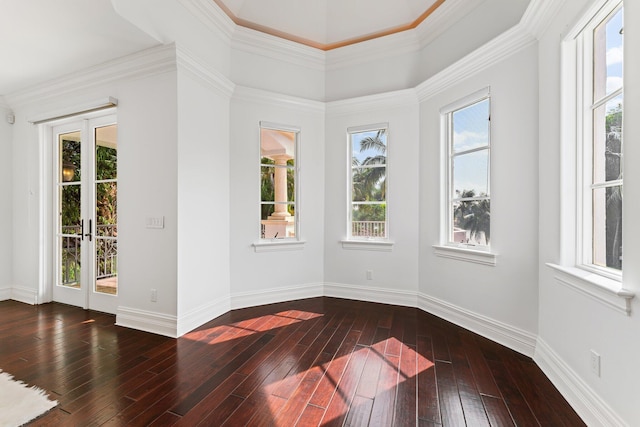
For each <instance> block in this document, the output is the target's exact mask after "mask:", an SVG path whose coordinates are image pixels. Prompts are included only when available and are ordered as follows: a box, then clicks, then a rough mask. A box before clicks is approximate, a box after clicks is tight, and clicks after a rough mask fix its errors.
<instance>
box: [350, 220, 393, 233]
mask: <svg viewBox="0 0 640 427" xmlns="http://www.w3.org/2000/svg"><path fill="white" fill-rule="evenodd" d="M351 236H352V237H386V236H387V230H386V222H385V221H352V222H351Z"/></svg>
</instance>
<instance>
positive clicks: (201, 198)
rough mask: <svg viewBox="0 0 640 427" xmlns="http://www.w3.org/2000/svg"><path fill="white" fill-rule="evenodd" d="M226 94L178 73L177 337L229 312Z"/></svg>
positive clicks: (189, 75) (227, 111)
mask: <svg viewBox="0 0 640 427" xmlns="http://www.w3.org/2000/svg"><path fill="white" fill-rule="evenodd" d="M230 95H231V92H230V91H229V93H221V92H220V91H219V90H216V88H215V87H214V86H213V85H211V84H207V82H206V81H205V80H203V79H201V78H198V77H196V76H195V75H194V74H193V73H190V72H189V71H187V70H183V69H181V70H180V71H179V74H178V150H177V158H176V159H174V163H175V162H176V160H177V165H178V176H177V178H178V201H177V202H178V218H177V219H178V248H177V257H178V277H177V278H178V281H177V287H178V289H177V296H178V301H177V304H178V335H182V334H183V333H185V332H187V331H189V330H191V329H193V328H194V327H196V326H199V325H200V324H202V323H204V322H206V321H208V320H210V319H212V318H214V317H217V316H219V315H220V314H223V313H225V312H227V311H229V294H230V265H229V258H230V257H229V235H230V233H229V205H228V201H229V191H230V186H229V143H228V141H229V97H230Z"/></svg>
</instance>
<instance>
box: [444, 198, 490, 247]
mask: <svg viewBox="0 0 640 427" xmlns="http://www.w3.org/2000/svg"><path fill="white" fill-rule="evenodd" d="M474 197H476V194H475V190H463V191H462V192H460V191H457V194H456V198H459V199H463V200H462V201H460V202H459V204H458V206H456V208H455V209H454V211H453V223H454V225H455V226H456V227H459V228H462V229H464V230H467V231H469V234H470V237H471V238H472V239H477V238H479V237H481V236H482V235H484V237H485V239H486V242H487V244H489V240H490V239H491V204H490V201H489V200H487V199H482V200H464V199H470V198H474ZM479 197H486V194H480V196H479Z"/></svg>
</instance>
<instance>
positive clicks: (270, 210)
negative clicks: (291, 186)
mask: <svg viewBox="0 0 640 427" xmlns="http://www.w3.org/2000/svg"><path fill="white" fill-rule="evenodd" d="M260 218H261V221H260V238H261V239H284V238H285V237H296V227H295V204H293V203H282V204H262V205H261V206H260Z"/></svg>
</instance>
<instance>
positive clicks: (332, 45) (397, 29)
mask: <svg viewBox="0 0 640 427" xmlns="http://www.w3.org/2000/svg"><path fill="white" fill-rule="evenodd" d="M213 2H214V3H215V4H216V5H218V7H219V8H220V9H221V10H222V11H223V12H224V13H225V14H226V15H227V16H228V17H229V18H230V19H231V20H232V21H233V22H234V23H235V24H236V25H238V26H240V27H245V28H249V29H252V30H256V31H260V32H261V33H266V34H269V35H272V36H275V37H280V38H282V39H285V40H289V41H292V42H296V43H300V44H303V45H305V46H309V47H313V48H316V49H320V50H323V51H325V52H326V51H329V50H333V49H338V48H341V47H345V46H350V45H354V44H358V43H362V42H366V41H369V40H373V39H377V38H380V37H385V36H388V35H391V34H396V33H400V32H403V31H408V30H413V29H415V28H417V27H418V26H419V25H420V24H421V23H422V22H423V21H424V20H425V19H427V18H428V17H429V16H430V15H431V14H432V13H434V12H435V11H436V10H437V9H438V8H439V7H440V6H441V5H442V4H443V3H444V2H445V0H436V1H435V2H434V3H433V4H432V5H431V6H429V8H428V9H427V10H425V11H424V12H423V13H422V14H421V15H420V16H419V17H418V18H417V19H415V20H414V21H413V22H411V23H409V24H404V25H400V26H397V27H394V28H390V29H387V30H383V31H379V32H375V33H371V34H366V35H364V36H360V37H354V38H351V39H346V40H342V41H339V42H335V43H327V44H325V43H320V42H317V41H314V40H309V39H306V38H304V37H298V36H296V35H293V34H289V33H286V32H284V31H280V30H277V29H274V28H271V27H267V26H265V25H260V24H257V23H255V22H251V21H248V20H246V19H242V18H239V17H237V16H236V15H235V14H234V13H233V12H232V11H231V9H229V8H228V7H227V6H226V5H225V4H224V3H223V2H222V0H213Z"/></svg>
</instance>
